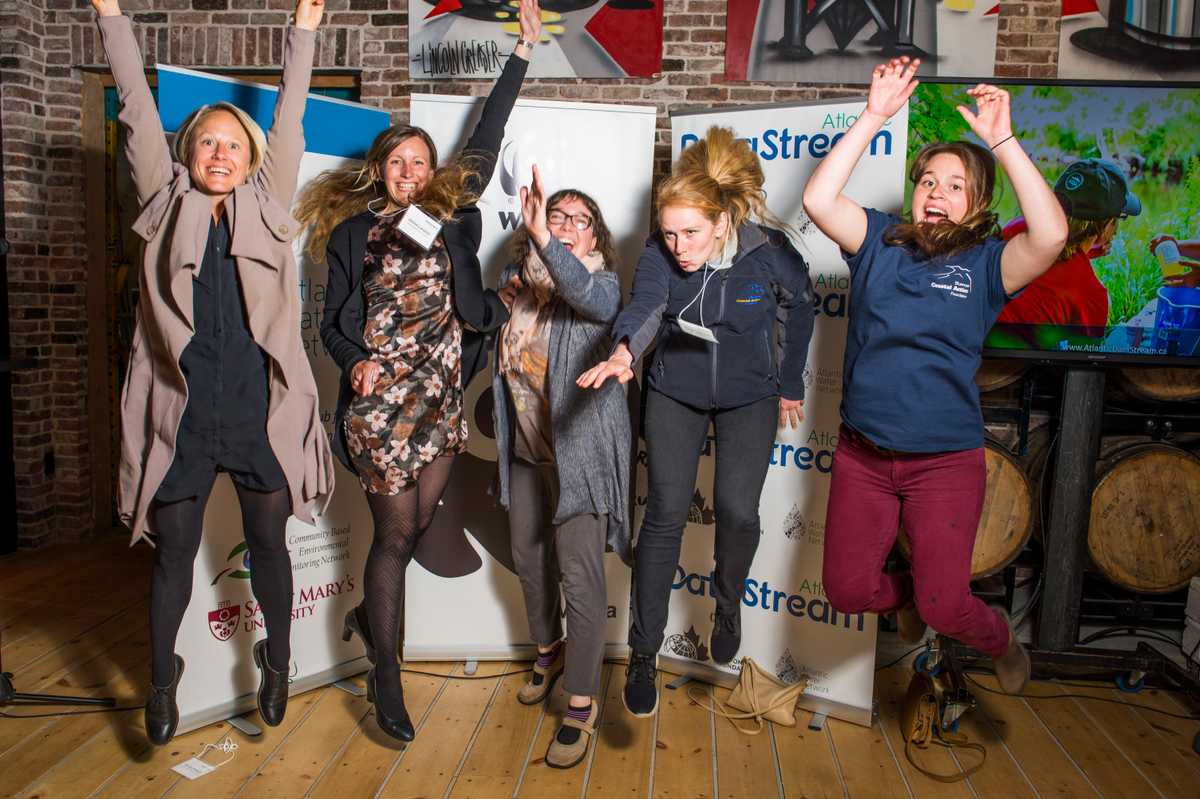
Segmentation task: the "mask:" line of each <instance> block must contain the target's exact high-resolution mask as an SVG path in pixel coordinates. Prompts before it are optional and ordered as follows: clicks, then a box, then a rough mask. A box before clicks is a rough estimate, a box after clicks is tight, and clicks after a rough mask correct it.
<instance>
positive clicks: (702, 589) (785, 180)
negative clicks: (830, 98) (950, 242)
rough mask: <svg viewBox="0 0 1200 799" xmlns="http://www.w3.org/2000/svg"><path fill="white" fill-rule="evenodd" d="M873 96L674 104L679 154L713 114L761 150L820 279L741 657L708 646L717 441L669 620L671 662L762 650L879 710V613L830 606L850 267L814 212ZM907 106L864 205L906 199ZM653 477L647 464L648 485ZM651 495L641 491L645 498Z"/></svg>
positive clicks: (857, 707)
mask: <svg viewBox="0 0 1200 799" xmlns="http://www.w3.org/2000/svg"><path fill="white" fill-rule="evenodd" d="M864 107H865V102H864V101H862V100H857V101H839V102H832V103H830V102H820V103H812V104H801V105H780V106H770V107H762V106H759V107H751V108H730V109H725V110H710V111H697V112H683V113H677V114H674V115H672V117H671V154H672V158H675V157H678V155H679V153H680V151H681V150H682V149H683V148H685V147H687V146H688V145H689V144H691V143H693V142H695V141H697V140H698V139H700V138H703V137H704V134H705V131H707V130H708V128H709V127H711V126H713V125H719V126H723V127H728V128H732V129H733V130H734V132H735V133H736V134H737V135H738V136H739V137H742V138H744V139H746V140H747V141H748V142H749V143H750V146H751V148H752V149H753V150H754V151H755V152H756V153H757V154H758V157H759V161H760V163H761V164H762V168H763V172H764V173H765V175H766V192H767V205H768V206H769V207H770V209H771V211H772V212H773V213H774V214H775V215H776V216H778V217H779V218H780V219H782V220H783V221H785V222H787V223H788V224H789V225H791V226H792V228H793V229H794V232H795V234H796V235H795V236H794V240H795V241H796V243H797V244H798V248H799V250H800V252H801V254H802V255H803V256H804V258H805V260H806V261H807V262H808V265H809V273H810V275H811V277H812V282H813V288H814V290H815V292H816V296H815V304H816V313H817V317H816V329H815V332H814V334H813V340H812V345H811V346H810V348H809V355H808V368H807V370H806V372H805V376H804V377H805V380H804V382H805V386H806V394H805V402H804V414H805V418H804V423H803V424H802V425H801V427H800V428H799V429H798V430H791V429H790V428H781V429H780V430H779V431H778V433H777V434H776V441H775V446H774V449H773V450H772V452H771V465H770V468H769V469H768V471H767V479H766V484H765V485H764V486H763V493H762V501H761V504H760V509H759V512H760V515H761V519H762V540H761V541H760V543H759V546H758V552H757V554H756V555H755V558H754V565H753V566H752V567H751V569H750V575H749V577H748V578H747V580H746V583H745V588H744V592H743V595H742V646H741V650H740V652H739V653H738V657H737V658H735V659H734V660H733V661H732V662H730V663H728V664H725V665H719V664H716V663H714V662H713V661H712V660H711V658H710V657H709V654H708V648H707V647H708V637H709V631H710V630H711V629H712V614H713V610H714V604H713V595H712V589H711V585H712V569H713V530H714V527H713V522H714V516H713V509H712V507H711V502H712V500H711V497H712V496H713V463H714V461H713V457H712V456H713V455H715V446H716V445H715V444H713V443H711V439H710V447H709V449H708V450H706V452H705V456H704V457H702V458H701V459H700V469H699V474H698V476H697V479H696V495H695V499H694V500H693V507H692V511H691V513H690V514H689V523H688V527H687V530H686V531H685V533H684V541H683V551H682V553H681V554H680V562H679V566H678V568H677V569H676V571H675V582H674V584H673V585H672V588H673V589H674V590H673V591H672V592H671V605H670V621H669V622H668V625H667V637H666V641H665V642H664V644H663V649H662V651H661V653H660V664H661V663H664V662H669V664H670V665H669V666H668V668H671V669H672V670H678V671H681V672H684V673H688V674H693V675H696V676H699V677H702V678H703V679H705V680H708V681H712V682H718V683H724V684H727V685H731V684H732V683H733V681H734V680H735V679H736V675H737V673H738V671H739V669H740V668H741V659H742V658H744V657H750V658H753V659H754V660H755V661H756V662H757V663H759V664H760V665H761V666H763V667H764V668H766V669H768V670H769V671H772V672H774V673H775V674H776V675H778V676H779V677H780V678H781V679H784V680H787V681H793V682H794V681H796V680H798V679H800V678H801V676H807V678H808V687H807V689H806V691H805V694H804V697H803V699H802V700H801V705H802V706H803V707H806V708H808V709H810V710H813V711H814V712H822V713H827V714H829V715H831V716H834V717H837V718H841V719H845V720H847V721H852V722H856V723H859V724H870V722H871V702H872V691H873V687H874V667H875V633H876V617H875V616H874V615H873V614H850V615H847V614H843V613H839V612H838V611H836V610H834V609H833V608H832V607H831V606H830V605H829V602H828V601H827V600H826V598H825V592H824V590H823V586H822V585H821V558H822V552H823V544H824V531H825V504H826V501H827V499H828V496H829V474H830V467H831V465H832V462H833V452H834V450H835V449H836V448H837V431H838V424H839V413H838V408H839V405H840V403H841V393H842V356H843V354H844V350H845V342H846V315H847V313H848V311H849V302H850V297H849V287H850V273H849V269H848V268H847V266H846V264H845V262H844V261H843V260H842V258H841V255H840V253H839V250H838V248H837V246H836V245H835V244H834V243H833V242H832V241H830V240H829V239H828V238H826V237H825V236H824V235H822V234H821V233H820V232H819V231H818V230H817V229H816V227H815V226H814V225H813V224H812V222H811V221H810V220H809V219H808V217H807V216H806V215H805V213H804V208H803V205H802V203H801V197H802V195H803V192H804V185H805V183H807V181H808V178H809V176H810V175H811V174H812V172H813V170H814V169H815V168H816V166H817V164H818V163H819V162H820V160H821V159H822V158H824V157H825V156H826V155H827V154H828V153H829V151H830V150H831V149H832V147H833V145H834V144H836V143H837V141H838V139H839V138H840V137H841V135H842V134H843V133H845V131H846V130H847V129H848V128H849V127H850V125H851V124H853V123H854V120H855V119H857V117H858V114H859V113H861V112H862V110H863V109H864ZM907 130H908V116H907V109H905V110H904V111H902V112H901V113H899V114H897V115H896V116H895V117H893V118H892V119H891V120H890V121H889V122H888V123H887V125H885V126H884V128H883V129H882V130H881V131H880V132H879V133H878V134H877V135H876V136H875V138H874V139H873V140H872V141H871V145H870V147H869V148H868V150H867V152H866V154H865V155H864V156H863V158H862V160H861V161H860V162H859V165H858V168H857V169H856V170H855V171H854V174H853V176H852V177H851V178H850V182H849V185H848V186H847V187H846V195H847V196H849V197H851V198H853V199H854V200H855V201H857V202H858V203H859V204H860V205H863V206H867V207H873V208H878V209H880V210H883V211H891V212H899V210H900V207H901V205H902V204H903V202H904V159H905V145H906V141H907ZM644 491H645V482H644V477H643V479H642V480H641V481H639V494H640V495H641V494H643V493H644ZM641 506H642V502H641V501H640V500H639V510H640V509H641Z"/></svg>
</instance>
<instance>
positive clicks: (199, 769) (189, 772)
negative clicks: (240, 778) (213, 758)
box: [171, 757, 217, 780]
mask: <svg viewBox="0 0 1200 799" xmlns="http://www.w3.org/2000/svg"><path fill="white" fill-rule="evenodd" d="M216 768H217V767H216V766H210V765H208V764H207V763H205V762H204V761H203V760H201V759H200V758H198V757H193V758H191V759H190V760H185V761H183V762H182V763H179V764H178V765H174V766H171V771H175V772H178V773H180V774H182V775H183V776H185V777H187V778H188V779H189V780H198V779H200V778H201V777H203V776H204V775H205V774H211V773H213V772H214V771H216Z"/></svg>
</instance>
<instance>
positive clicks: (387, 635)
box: [363, 455, 454, 718]
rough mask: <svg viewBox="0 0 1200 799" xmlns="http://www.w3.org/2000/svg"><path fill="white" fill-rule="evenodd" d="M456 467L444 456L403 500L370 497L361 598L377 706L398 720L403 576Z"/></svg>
mask: <svg viewBox="0 0 1200 799" xmlns="http://www.w3.org/2000/svg"><path fill="white" fill-rule="evenodd" d="M453 463H454V456H453V455H443V456H441V457H440V458H438V459H436V460H435V461H434V462H433V463H431V464H429V465H428V466H426V467H425V468H424V469H422V470H421V474H420V476H419V477H418V478H417V482H416V483H415V484H414V485H411V486H409V487H408V488H405V489H404V490H402V491H401V492H400V493H399V494H392V495H385V494H372V493H370V492H368V493H367V505H368V506H370V508H371V519H372V520H373V521H374V523H375V538H374V540H373V541H372V542H371V550H370V552H368V553H367V563H366V567H365V568H364V569H363V594H364V597H365V598H364V603H365V605H366V610H367V624H368V626H369V628H370V630H371V638H372V639H373V642H374V644H375V652H376V661H375V688H376V696H375V701H376V702H377V703H379V704H380V706H381V707H382V708H383V711H384V713H385V714H386V715H388V716H390V717H391V718H396V717H397V716H398V715H399V712H400V707H401V703H402V702H403V699H402V697H401V693H400V662H399V660H398V659H397V657H396V653H397V651H398V650H399V648H400V626H401V624H402V622H403V620H402V618H401V614H402V613H403V612H404V572H405V570H406V569H407V568H408V562H409V561H410V560H412V556H413V552H414V551H416V548H417V541H418V540H420V538H421V534H422V533H423V532H425V530H427V529H428V528H429V525H430V524H432V523H433V514H434V512H435V511H436V510H437V506H438V500H440V499H441V497H442V492H443V491H445V490H446V482H447V480H449V478H450V467H451V466H452V465H453Z"/></svg>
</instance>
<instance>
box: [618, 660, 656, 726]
mask: <svg viewBox="0 0 1200 799" xmlns="http://www.w3.org/2000/svg"><path fill="white" fill-rule="evenodd" d="M655 658H656V655H643V654H642V653H640V652H630V653H629V665H628V666H626V667H625V690H624V691H623V692H622V693H621V699H622V700H623V701H624V702H625V709H626V710H628V711H629V712H630V713H632V714H633V715H635V716H637V717H638V718H640V719H644V718H648V717H650V716H653V715H654V714H655V713H657V712H658V687H657V686H656V685H655V684H654V680H655V678H656V677H657V676H658V669H657V668H655Z"/></svg>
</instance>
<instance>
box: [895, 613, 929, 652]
mask: <svg viewBox="0 0 1200 799" xmlns="http://www.w3.org/2000/svg"><path fill="white" fill-rule="evenodd" d="M928 629H929V627H928V625H927V624H925V620H924V619H922V618H921V614H920V613H919V612H917V606H916V605H915V604H909V605H905V606H904V607H902V608H900V609H899V610H897V611H896V632H897V633H899V634H900V640H901V641H902V642H904V643H906V644H919V643H921V642H922V641H924V640H925V631H926V630H928Z"/></svg>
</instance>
